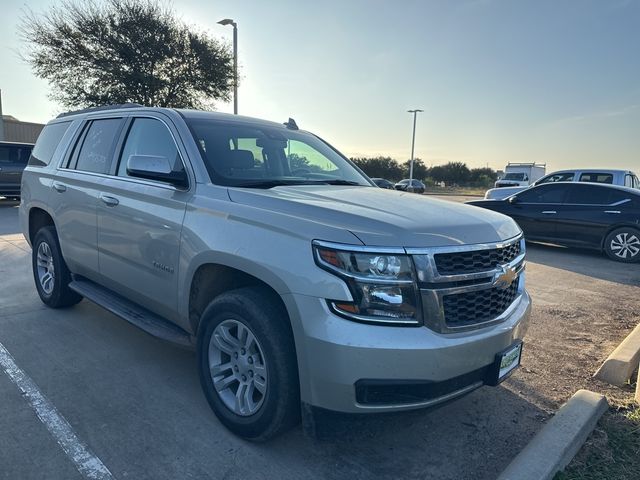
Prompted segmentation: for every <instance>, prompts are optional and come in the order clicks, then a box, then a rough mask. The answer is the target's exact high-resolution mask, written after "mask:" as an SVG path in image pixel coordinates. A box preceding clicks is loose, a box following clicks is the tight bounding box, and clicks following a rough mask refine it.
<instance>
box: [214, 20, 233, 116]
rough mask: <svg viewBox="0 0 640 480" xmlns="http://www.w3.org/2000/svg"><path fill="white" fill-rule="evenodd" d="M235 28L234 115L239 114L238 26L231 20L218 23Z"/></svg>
mask: <svg viewBox="0 0 640 480" xmlns="http://www.w3.org/2000/svg"><path fill="white" fill-rule="evenodd" d="M218 23H219V24H220V25H231V26H233V113H234V114H235V115H237V114H238V24H237V23H236V22H234V21H233V20H231V19H230V18H225V19H224V20H220V21H219V22H218Z"/></svg>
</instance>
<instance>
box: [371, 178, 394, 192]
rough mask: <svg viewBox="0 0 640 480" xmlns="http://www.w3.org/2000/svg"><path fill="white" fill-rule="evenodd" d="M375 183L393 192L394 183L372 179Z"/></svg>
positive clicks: (381, 179)
mask: <svg viewBox="0 0 640 480" xmlns="http://www.w3.org/2000/svg"><path fill="white" fill-rule="evenodd" d="M371 180H373V183H375V184H376V185H377V186H379V187H380V188H386V189H387V190H393V189H394V186H393V182H390V181H389V180H387V179H386V178H372V179H371Z"/></svg>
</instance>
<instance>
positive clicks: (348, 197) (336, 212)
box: [229, 185, 520, 247]
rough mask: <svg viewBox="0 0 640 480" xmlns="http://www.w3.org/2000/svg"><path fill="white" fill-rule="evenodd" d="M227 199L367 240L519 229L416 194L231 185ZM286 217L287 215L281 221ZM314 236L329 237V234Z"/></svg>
mask: <svg viewBox="0 0 640 480" xmlns="http://www.w3.org/2000/svg"><path fill="white" fill-rule="evenodd" d="M229 197H230V199H231V201H233V202H236V203H240V204H244V205H248V206H252V207H254V208H261V209H265V210H269V211H271V212H275V213H280V214H282V215H286V216H295V217H296V218H303V219H306V220H308V221H312V222H316V223H320V224H323V225H326V226H330V227H333V228H340V229H344V230H348V231H350V232H351V233H353V234H354V235H355V236H357V237H358V238H359V239H360V240H361V241H362V243H364V244H365V245H372V246H394V247H436V246H446V245H464V244H472V243H488V242H497V241H501V240H506V239H509V238H512V237H514V236H516V235H518V234H519V233H520V229H519V228H518V226H517V225H516V223H515V222H514V221H513V220H511V219H510V218H509V217H506V216H504V215H502V214H499V213H496V212H492V211H489V210H485V209H482V208H477V207H473V206H470V205H464V204H459V203H454V202H449V201H445V200H439V199H435V198H430V197H427V196H423V195H417V194H415V193H405V192H399V191H394V190H386V189H381V188H375V187H351V186H330V185H312V186H311V185H305V186H282V187H275V188H270V189H264V190H263V189H249V188H229ZM285 221H286V220H285ZM318 240H326V241H332V239H331V238H322V239H318Z"/></svg>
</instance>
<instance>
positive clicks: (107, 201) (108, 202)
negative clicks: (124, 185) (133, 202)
mask: <svg viewBox="0 0 640 480" xmlns="http://www.w3.org/2000/svg"><path fill="white" fill-rule="evenodd" d="M100 200H102V201H103V202H104V203H105V204H106V205H107V206H108V207H115V206H116V205H118V204H119V203H120V200H118V199H117V198H115V197H110V196H109V195H104V194H101V195H100Z"/></svg>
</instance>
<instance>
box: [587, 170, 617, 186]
mask: <svg viewBox="0 0 640 480" xmlns="http://www.w3.org/2000/svg"><path fill="white" fill-rule="evenodd" d="M580 181H581V182H591V183H609V184H612V183H613V175H612V174H611V173H602V172H586V173H583V174H582V175H580Z"/></svg>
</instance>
